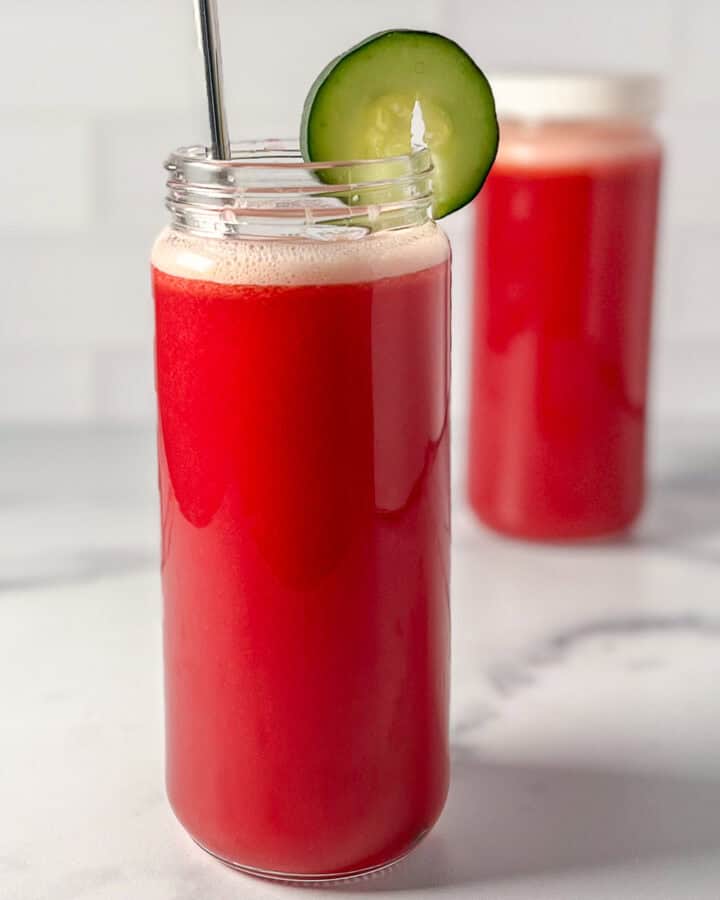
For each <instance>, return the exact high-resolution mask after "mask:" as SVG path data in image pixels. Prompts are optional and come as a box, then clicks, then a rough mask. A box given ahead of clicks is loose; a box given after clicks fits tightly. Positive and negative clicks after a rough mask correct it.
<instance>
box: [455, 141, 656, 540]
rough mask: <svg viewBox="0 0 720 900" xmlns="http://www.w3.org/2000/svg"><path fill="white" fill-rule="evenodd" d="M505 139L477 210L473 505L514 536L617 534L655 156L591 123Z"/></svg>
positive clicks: (637, 470) (639, 477) (632, 500)
mask: <svg viewBox="0 0 720 900" xmlns="http://www.w3.org/2000/svg"><path fill="white" fill-rule="evenodd" d="M528 135H531V136H530V137H527V136H528ZM503 139H504V140H505V142H506V143H505V152H504V153H502V152H501V154H500V156H499V158H498V161H497V162H496V164H495V167H494V169H493V170H492V172H491V174H490V176H489V178H488V181H487V183H486V186H485V188H484V190H483V193H482V195H481V196H480V198H479V199H478V202H477V205H476V222H477V235H476V283H475V322H474V336H473V375H472V408H471V423H470V455H469V492H470V499H471V503H472V505H473V507H474V508H475V510H476V511H477V513H478V514H479V515H480V517H481V518H482V519H483V520H485V521H486V522H487V523H488V524H489V525H491V526H492V527H494V528H496V529H498V530H500V531H503V532H507V533H510V534H513V535H517V536H522V537H530V538H539V539H544V538H549V539H553V538H580V537H587V536H592V535H599V534H604V533H610V532H614V531H617V530H619V529H622V528H623V527H625V526H627V525H628V524H629V523H631V522H632V521H633V519H634V518H635V517H636V516H637V514H638V512H639V511H640V509H641V506H642V501H643V492H644V474H643V470H644V455H645V423H646V393H647V390H646V384H647V371H648V352H649V335H650V313H651V299H652V286H653V263H654V244H655V232H656V219H657V199H658V182H659V171H660V154H659V148H658V145H657V143H656V142H655V141H654V140H653V139H652V138H650V137H648V136H647V134H646V133H645V132H642V131H638V130H633V129H628V130H627V131H623V130H622V129H618V130H615V131H613V132H610V133H607V132H606V131H603V129H602V128H601V127H599V126H597V127H591V126H584V127H582V128H579V129H577V130H573V129H572V128H570V127H567V128H566V127H563V126H555V127H554V128H552V127H546V128H545V129H536V130H535V132H532V131H531V130H530V129H526V130H522V129H519V128H518V130H517V131H515V130H514V129H513V128H512V127H507V128H505V129H503Z"/></svg>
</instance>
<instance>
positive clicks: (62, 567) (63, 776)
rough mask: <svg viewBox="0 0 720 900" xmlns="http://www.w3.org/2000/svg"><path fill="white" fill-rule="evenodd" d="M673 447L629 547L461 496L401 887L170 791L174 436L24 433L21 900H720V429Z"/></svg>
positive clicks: (6, 606) (15, 476)
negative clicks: (437, 718)
mask: <svg viewBox="0 0 720 900" xmlns="http://www.w3.org/2000/svg"><path fill="white" fill-rule="evenodd" d="M653 446H654V448H655V449H654V455H653V461H652V476H653V489H652V492H651V496H650V502H649V505H648V511H647V514H646V516H645V517H644V518H643V520H642V522H641V523H640V525H639V527H638V529H637V530H636V531H635V532H634V534H633V535H632V536H630V537H628V538H627V539H624V540H615V541H607V542H600V543H597V544H593V545H589V544H587V545H582V544H581V545H575V546H572V547H560V546H551V547H543V546H537V545H529V544H522V543H518V542H513V541H505V540H503V539H501V538H498V537H495V536H493V535H491V534H490V533H488V532H487V531H485V530H483V529H482V528H480V526H478V525H477V523H476V522H475V521H474V520H473V518H472V516H471V515H470V513H469V512H468V510H467V509H466V508H465V507H464V506H463V504H462V502H461V500H460V499H458V502H456V505H455V515H454V523H453V558H452V567H453V572H452V603H453V700H452V742H453V780H452V787H451V791H450V796H449V799H448V805H447V808H446V811H445V813H444V814H443V817H442V819H441V821H440V823H439V824H438V826H437V828H436V829H435V830H434V831H433V833H432V834H431V835H430V836H429V837H428V838H427V839H426V841H425V842H424V843H423V844H422V846H421V847H420V848H419V849H418V850H417V852H416V853H415V854H414V855H412V856H411V857H410V858H409V859H408V860H407V861H406V862H405V863H403V864H401V865H399V866H396V867H395V868H394V869H392V870H391V871H389V872H387V873H385V874H383V875H382V876H381V877H377V878H374V879H368V880H364V881H361V882H358V883H355V884H352V885H347V884H345V885H339V886H336V887H333V888H323V889H322V890H319V889H313V888H309V889H302V890H299V889H295V888H291V887H287V886H284V885H278V884H265V883H262V882H258V881H254V880H252V879H249V878H246V877H244V876H241V875H238V874H237V873H234V872H231V871H229V870H227V869H225V868H223V867H222V866H221V865H219V864H217V863H215V862H214V861H213V860H211V859H210V858H208V857H207V856H206V855H205V854H203V853H201V852H200V851H199V850H198V849H197V848H196V847H195V846H194V845H193V844H192V842H191V841H190V840H189V839H188V838H187V837H186V836H185V835H184V833H183V832H182V830H181V829H180V827H179V826H178V825H177V824H176V823H175V822H174V820H173V818H172V816H171V814H170V812H169V810H168V807H167V804H166V802H165V799H164V794H163V787H162V685H161V668H160V602H159V578H158V574H157V568H158V558H159V547H158V538H157V515H158V512H157V501H156V484H155V471H154V446H153V436H152V434H151V433H150V432H149V431H145V430H135V431H131V430H127V431H115V432H102V431H93V432H71V431H59V432H58V431H56V432H53V431H46V432H26V433H20V432H12V433H7V434H5V435H4V436H3V440H2V441H1V442H0V533H2V534H3V541H2V542H1V545H0V680H1V682H2V684H3V685H4V686H5V691H4V694H3V700H4V703H3V715H2V717H0V747H1V748H2V753H1V755H0V802H1V804H2V808H3V815H2V816H0V897H2V898H3V900H45V898H48V900H120V898H122V900H127V898H130V897H132V898H138V900H211V898H212V900H230V898H233V900H234V898H238V897H242V898H250V900H253V898H260V900H263V898H282V897H289V896H297V897H298V898H303V900H308V898H313V897H317V898H323V900H325V898H328V897H334V896H335V897H338V898H340V897H344V896H347V895H358V896H367V897H370V896H373V897H375V896H379V897H386V898H389V897H391V896H395V895H396V894H397V895H399V896H402V897H403V898H404V900H417V898H430V897H437V898H443V900H457V898H473V900H578V898H583V900H607V898H609V897H612V898H613V900H643V898H653V900H656V898H657V897H658V896H662V897H663V900H665V898H678V900H680V898H683V900H685V898H693V900H706V898H707V900H710V898H712V900H717V898H718V897H719V896H720V893H719V890H718V885H720V716H718V714H717V684H718V681H719V680H720V652H718V650H719V649H720V648H719V647H718V640H719V639H720V571H718V564H719V563H720V478H718V469H717V460H718V459H720V422H712V421H710V422H709V421H697V422H694V423H693V422H684V423H680V424H676V425H673V423H669V424H665V425H663V427H662V428H660V429H659V431H658V437H657V440H656V441H655V442H654V444H653ZM457 496H458V498H461V492H460V491H459V492H457Z"/></svg>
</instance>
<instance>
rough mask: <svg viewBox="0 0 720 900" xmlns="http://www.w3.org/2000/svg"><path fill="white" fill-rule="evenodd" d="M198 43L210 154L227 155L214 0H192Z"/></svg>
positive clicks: (214, 155)
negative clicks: (207, 119) (203, 70)
mask: <svg viewBox="0 0 720 900" xmlns="http://www.w3.org/2000/svg"><path fill="white" fill-rule="evenodd" d="M195 14H196V17H197V25H198V32H199V38H200V46H201V49H202V54H203V61H204V64H205V91H206V93H207V103H208V115H209V119H210V147H209V148H208V149H209V151H210V157H211V158H212V159H230V138H229V136H228V130H227V117H226V115H225V101H224V99H223V80H222V55H221V52H220V29H219V27H218V14H217V2H216V0H195Z"/></svg>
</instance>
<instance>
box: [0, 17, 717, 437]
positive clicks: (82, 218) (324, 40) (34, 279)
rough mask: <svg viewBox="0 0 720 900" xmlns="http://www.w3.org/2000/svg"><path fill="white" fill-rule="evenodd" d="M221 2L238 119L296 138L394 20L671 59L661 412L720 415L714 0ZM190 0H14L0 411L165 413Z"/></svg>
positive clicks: (597, 52)
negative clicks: (314, 94) (303, 120)
mask: <svg viewBox="0 0 720 900" xmlns="http://www.w3.org/2000/svg"><path fill="white" fill-rule="evenodd" d="M220 5H221V15H222V19H223V22H222V24H223V37H224V50H225V70H226V83H227V91H228V101H229V108H230V113H231V124H232V129H233V134H234V135H235V136H238V137H240V136H245V137H249V136H253V137H257V136H268V135H289V134H290V135H291V134H293V133H294V132H295V130H296V128H297V123H298V118H299V112H300V108H301V105H302V101H303V98H304V96H305V93H306V91H307V88H308V87H309V84H310V82H311V81H312V79H313V77H314V76H315V74H316V73H317V72H318V71H319V70H320V69H321V68H322V66H323V65H324V64H325V63H326V62H327V61H328V59H329V58H330V57H331V56H332V55H334V54H335V53H337V52H339V51H341V50H343V49H345V48H346V47H347V46H349V45H350V44H352V43H353V42H354V41H356V40H358V39H360V38H362V37H363V36H365V35H366V34H368V33H371V32H372V31H374V30H378V29H380V28H386V27H391V26H406V27H418V28H431V29H438V30H441V31H445V32H446V33H448V34H449V35H451V36H453V37H455V38H456V39H458V40H459V41H460V42H461V43H463V44H464V45H465V46H467V47H468V49H469V50H471V51H472V52H473V53H474V54H475V55H476V57H477V58H478V60H479V61H480V62H481V64H483V65H484V66H485V67H486V68H488V69H492V68H495V67H501V66H505V65H512V64H517V63H536V64H553V65H563V66H573V65H583V66H594V67H602V68H625V69H633V70H648V71H654V72H658V73H660V74H662V75H663V76H665V78H666V79H667V83H668V97H667V112H666V115H665V116H664V119H663V123H662V124H663V131H664V134H665V135H666V138H667V143H668V169H667V175H668V177H667V183H666V191H665V204H664V221H663V240H662V254H661V261H660V266H659V286H658V298H659V303H658V312H659V315H658V318H657V323H656V324H657V327H656V342H655V347H656V351H657V352H656V357H655V367H654V371H655V376H656V378H655V394H656V409H658V410H659V411H660V412H662V413H667V414H670V413H679V412H684V411H687V409H688V407H690V408H691V409H693V410H695V411H705V412H714V413H718V414H720V389H718V388H720V363H718V355H719V354H718V349H719V346H720V302H718V300H717V290H716V288H715V284H714V282H715V278H714V275H715V267H716V258H717V257H718V255H719V254H720V177H718V175H717V169H718V159H720V55H719V54H718V52H717V43H718V41H717V35H718V33H720V3H718V2H717V0H633V2H628V0H605V2H603V3H597V2H596V0H546V2H544V3H537V2H536V0H503V2H502V3H491V2H489V0H477V2H470V0H363V2H358V0H305V2H303V3H300V2H298V0H265V2H263V3H248V2H245V0H220ZM191 7H192V4H191V0H153V2H151V3H148V2H147V0H124V2H123V3H105V2H103V3H99V2H98V0H63V2H62V3H58V2H57V0H32V2H31V3H25V4H19V3H2V4H0V135H2V138H1V140H0V265H1V266H2V272H3V280H2V296H1V302H0V423H2V422H12V421H20V420H22V421H39V420H45V419H52V420H55V421H73V422H77V421H90V420H103V421H126V420H143V419H149V418H151V417H152V409H153V402H152V368H151V349H150V347H151V334H152V321H151V310H150V297H149V290H148V284H147V253H148V249H149V245H150V242H151V240H152V236H153V234H154V233H155V232H156V231H157V229H158V228H159V227H160V225H161V224H162V222H163V220H164V211H163V208H162V194H163V173H162V170H161V163H162V159H163V157H164V155H165V154H166V152H167V151H168V150H169V149H170V148H171V147H172V146H174V145H177V144H178V143H181V142H191V141H200V140H203V138H204V134H205V124H204V111H203V92H202V80H201V76H200V69H199V61H198V57H197V54H196V52H195V38H194V30H193V21H192V12H191ZM447 228H448V231H449V232H450V234H451V238H452V240H453V244H454V259H455V263H454V285H455V290H454V315H453V322H454V351H455V358H454V367H455V394H454V400H453V403H454V411H455V416H456V419H457V420H460V421H461V420H462V417H463V416H464V414H465V411H466V409H467V380H468V379H467V357H468V350H469V323H470V304H471V294H470V284H469V278H470V268H471V236H472V235H471V217H470V216H469V215H468V214H467V213H459V214H457V215H456V216H455V217H451V218H450V219H449V220H447ZM713 379H714V381H713ZM713 385H715V386H716V387H713Z"/></svg>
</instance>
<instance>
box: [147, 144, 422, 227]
mask: <svg viewBox="0 0 720 900" xmlns="http://www.w3.org/2000/svg"><path fill="white" fill-rule="evenodd" d="M165 168H166V170H167V172H168V178H167V195H166V204H165V205H166V206H167V208H168V210H169V211H170V213H171V216H172V221H173V225H174V227H176V228H182V229H184V230H188V231H194V232H196V233H200V232H202V233H212V234H215V235H217V234H220V235H222V236H234V235H238V234H240V233H245V234H250V233H258V231H257V229H260V228H261V229H262V230H263V231H264V233H268V232H274V233H283V234H288V233H292V234H298V233H304V234H310V235H314V234H315V233H316V232H317V229H318V228H322V229H324V232H325V233H326V234H334V233H336V232H337V229H338V228H341V227H342V228H344V229H345V230H346V233H347V232H348V231H349V229H351V228H352V229H364V230H365V231H375V230H383V229H387V228H399V227H405V226H407V225H412V224H420V223H422V222H424V221H427V219H428V218H430V217H431V206H432V176H433V171H434V169H433V160H432V155H431V153H430V151H429V150H428V149H427V148H426V147H414V148H411V149H410V151H409V152H408V153H406V154H401V155H397V156H391V157H384V158H378V159H357V160H335V161H332V160H329V161H328V160H325V161H320V162H307V161H306V160H304V159H303V158H302V155H301V153H300V150H299V148H298V145H297V142H293V141H286V140H267V141H238V142H234V143H233V144H232V159H230V160H224V159H213V158H211V157H210V156H209V155H208V150H207V148H206V147H205V146H203V145H195V146H189V147H180V148H179V149H177V150H175V151H174V152H173V153H171V154H170V156H169V157H168V159H167V160H166V162H165ZM253 229H254V230H253Z"/></svg>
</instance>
